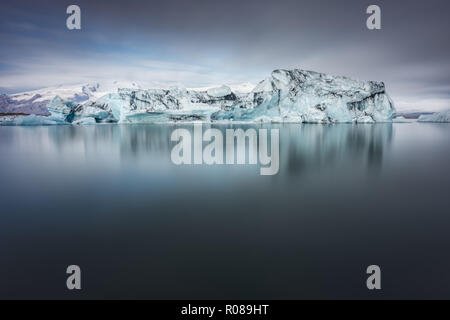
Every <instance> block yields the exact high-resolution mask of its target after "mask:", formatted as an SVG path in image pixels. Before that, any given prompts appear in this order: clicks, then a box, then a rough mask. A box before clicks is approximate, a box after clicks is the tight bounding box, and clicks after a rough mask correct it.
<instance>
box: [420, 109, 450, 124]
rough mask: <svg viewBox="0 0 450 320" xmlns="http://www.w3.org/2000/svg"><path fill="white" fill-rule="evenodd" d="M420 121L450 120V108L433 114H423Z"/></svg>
mask: <svg viewBox="0 0 450 320" xmlns="http://www.w3.org/2000/svg"><path fill="white" fill-rule="evenodd" d="M418 121H419V122H450V109H449V110H445V111H441V112H436V113H433V114H427V115H421V116H420V117H419V120H418Z"/></svg>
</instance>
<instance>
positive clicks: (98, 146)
mask: <svg viewBox="0 0 450 320" xmlns="http://www.w3.org/2000/svg"><path fill="white" fill-rule="evenodd" d="M177 128H184V129H187V130H188V131H189V132H190V133H191V134H192V136H193V135H194V125H180V126H177V125H158V126H156V125H97V126H89V127H76V126H64V127H39V128H15V130H7V131H6V130H4V131H5V132H3V133H2V142H3V143H2V146H3V148H5V147H6V146H8V145H9V146H10V147H12V146H15V148H16V149H17V147H18V146H19V147H20V149H21V150H39V152H34V153H35V154H34V156H38V157H41V160H42V161H43V162H44V163H48V164H49V165H54V164H55V163H58V164H57V165H58V166H64V165H76V166H83V165H88V166H105V165H106V166H108V165H113V166H114V165H116V166H119V167H120V166H123V165H135V164H136V163H133V164H130V163H129V161H133V162H139V163H140V164H141V165H145V166H148V167H152V166H153V167H155V166H163V167H172V168H173V166H174V165H173V164H172V163H171V158H170V153H171V150H172V148H173V147H174V146H175V145H176V142H171V140H170V138H171V134H172V132H173V131H174V130H175V129H177ZM208 128H215V129H218V130H220V132H222V134H223V136H224V137H225V135H226V129H237V128H241V129H243V130H247V129H255V130H256V131H258V129H268V132H270V129H279V130H280V141H279V144H280V171H279V174H280V175H288V176H299V175H302V174H305V173H308V172H314V171H317V170H328V169H334V168H337V167H338V168H340V169H342V170H345V169H348V170H355V169H357V168H360V169H364V170H379V169H380V168H381V167H382V163H383V154H384V153H385V150H386V149H387V148H389V146H390V144H391V141H392V136H393V129H392V124H376V125H351V124H348V125H347V124H342V125H329V126H326V125H312V124H307V125H305V124H303V125H297V124H283V125H281V124H280V125H203V132H205V130H207V129H208ZM5 129H8V128H5ZM224 142H225V140H224ZM192 143H194V142H192ZM207 144H208V143H207V142H203V147H205V146H206V145H207ZM269 146H270V140H269ZM269 150H270V148H269ZM16 151H17V150H16ZM247 152H248V141H247ZM225 157H226V148H224V158H225ZM204 166H207V165H204ZM216 166H217V165H216ZM248 167H249V168H250V167H253V168H254V167H255V166H250V165H249V166H248ZM227 170H233V166H231V167H227Z"/></svg>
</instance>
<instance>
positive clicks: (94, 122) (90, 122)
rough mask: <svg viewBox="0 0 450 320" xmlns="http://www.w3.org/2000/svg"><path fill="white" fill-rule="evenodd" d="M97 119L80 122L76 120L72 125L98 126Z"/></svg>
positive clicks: (80, 120)
mask: <svg viewBox="0 0 450 320" xmlns="http://www.w3.org/2000/svg"><path fill="white" fill-rule="evenodd" d="M96 123H97V122H96V121H95V118H81V119H78V120H75V121H73V122H72V124H75V125H83V126H84V125H89V124H96Z"/></svg>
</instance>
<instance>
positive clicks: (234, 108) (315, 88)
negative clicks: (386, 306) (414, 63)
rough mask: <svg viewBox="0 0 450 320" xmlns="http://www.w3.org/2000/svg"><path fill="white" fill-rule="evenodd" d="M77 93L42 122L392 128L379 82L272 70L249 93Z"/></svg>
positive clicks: (57, 103) (54, 103) (90, 89)
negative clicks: (382, 125)
mask: <svg viewBox="0 0 450 320" xmlns="http://www.w3.org/2000/svg"><path fill="white" fill-rule="evenodd" d="M58 92H62V91H61V89H60V91H58ZM82 92H83V95H81V94H78V95H77V97H78V98H76V99H75V98H74V97H75V96H76V95H73V94H72V95H71V96H70V97H71V98H70V99H69V100H68V99H63V98H61V97H60V96H58V95H57V96H55V97H54V98H53V99H52V100H51V101H50V102H49V103H48V105H47V109H48V113H50V116H49V117H48V118H47V120H49V121H54V122H55V123H76V124H87V123H90V124H92V123H93V122H94V121H95V122H96V123H99V122H117V123H173V122H193V121H201V122H246V123H256V122H295V123H302V122H303V123H352V122H354V123H374V122H391V121H392V118H393V116H394V114H395V108H394V104H393V102H392V100H391V98H390V97H389V95H388V94H387V92H386V89H385V85H384V83H382V82H374V81H359V80H353V79H350V78H347V77H342V76H331V75H327V74H323V73H318V72H314V71H306V70H299V69H294V70H284V69H279V70H275V71H273V72H272V73H271V75H270V76H269V77H268V78H266V79H264V80H263V81H261V82H259V83H258V84H257V85H256V86H255V87H254V88H253V90H251V91H249V92H233V91H232V89H231V88H230V87H229V86H225V85H223V86H220V87H210V88H207V89H203V90H195V89H190V90H188V89H184V88H169V89H142V88H140V87H139V86H137V85H134V84H133V85H132V86H130V87H128V88H117V89H116V91H115V92H102V93H103V94H102V95H100V93H99V92H100V89H99V86H98V85H97V86H82ZM47 96H48V94H47ZM80 97H81V98H80ZM3 98H4V99H3V100H5V99H6V98H5V97H3ZM81 100H82V101H81ZM87 119H92V120H87ZM0 123H1V122H0Z"/></svg>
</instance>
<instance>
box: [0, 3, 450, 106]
mask: <svg viewBox="0 0 450 320" xmlns="http://www.w3.org/2000/svg"><path fill="white" fill-rule="evenodd" d="M70 4H77V5H79V6H80V7H81V14H82V21H81V23H82V29H81V30H79V31H70V30H68V29H67V28H66V18H67V14H66V8H67V6H68V5H70ZM371 4H377V5H379V6H380V7H381V10H382V16H381V18H382V20H381V23H382V29H381V30H368V29H367V28H366V19H367V17H368V15H367V14H366V8H367V7H368V6H369V5H371ZM449 13H450V1H448V0H427V1H425V0H420V1H419V0H395V1H393V0H390V1H382V0H371V1H366V0H339V1H337V0H333V1H332V0H271V1H268V0H227V1H216V0H164V1H162V0H147V1H144V0H141V1H138V0H125V1H122V0H121V1H115V0H108V1H101V0H96V1H84V0H72V1H65V0H54V1H50V0H47V1H45V0H37V1H24V0H14V1H10V0H6V1H5V0H2V3H1V11H0V36H1V49H0V93H15V92H20V91H24V90H29V89H36V88H41V87H46V86H54V85H59V84H75V83H85V82H95V81H100V82H101V81H105V80H111V79H113V80H124V81H136V82H138V83H141V84H143V85H146V86H173V85H179V86H184V87H196V86H206V85H216V84H222V83H226V84H236V83H240V82H247V81H249V82H254V83H256V82H258V81H259V80H262V79H264V78H265V77H267V76H268V75H269V74H270V72H271V71H272V70H274V69H277V68H285V69H288V68H301V69H307V70H315V71H320V72H325V73H330V74H336V75H346V76H350V77H354V78H358V79H362V80H379V81H384V82H385V83H386V86H387V90H388V92H389V93H390V94H391V96H392V98H393V99H394V102H395V103H396V106H397V108H398V109H399V110H440V109H447V108H450V43H449V30H450V22H449V21H450V19H449V18H448V15H449Z"/></svg>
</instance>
